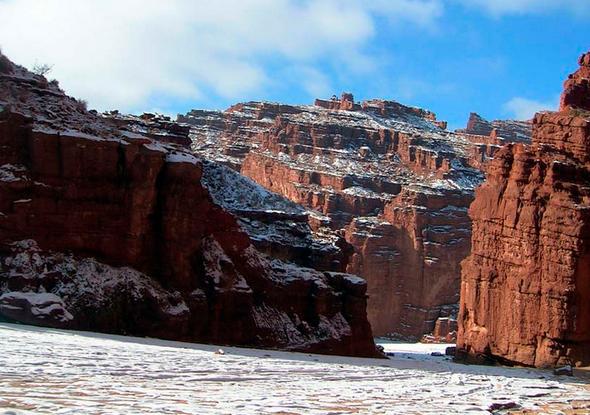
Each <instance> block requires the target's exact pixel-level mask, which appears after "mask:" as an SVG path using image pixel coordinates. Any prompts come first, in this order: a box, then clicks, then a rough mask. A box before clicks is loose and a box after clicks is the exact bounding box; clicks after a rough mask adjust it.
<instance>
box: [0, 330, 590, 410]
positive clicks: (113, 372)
mask: <svg viewBox="0 0 590 415" xmlns="http://www.w3.org/2000/svg"><path fill="white" fill-rule="evenodd" d="M384 346H385V348H386V350H387V351H391V352H395V357H393V358H391V359H390V360H380V359H356V358H343V357H331V356H318V355H308V354H300V353H287V352H276V351H264V350H253V349H239V348H230V347H224V348H223V352H224V353H223V354H221V353H216V351H217V350H218V347H214V346H208V345H198V344H188V343H177V342H168V341H161V340H153V339H141V338H131V337H121V336H109V335H101V334H93V333H82V332H64V331H59V330H51V329H41V328H35V327H30V326H20V325H11V324H0V414H11V413H14V414H28V413H50V414H62V413H63V414H71V413H76V414H77V413H80V414H119V413H120V414H131V413H137V414H145V413H148V414H151V413H153V414H357V413H358V414H453V413H469V414H480V413H481V414H489V413H490V412H493V411H494V409H496V408H507V407H513V410H516V411H519V413H548V414H561V413H563V414H569V413H580V414H583V413H590V390H589V389H588V384H586V383H584V382H583V381H582V380H581V379H579V378H576V377H573V378H572V377H554V376H553V375H552V373H551V372H548V371H541V370H531V369H522V368H520V369H519V368H501V367H483V366H465V365H459V364H455V363H452V362H451V361H449V360H448V358H446V357H440V356H439V357H436V356H431V355H430V353H431V352H432V351H440V350H443V351H444V348H445V345H442V346H441V345H421V344H418V345H414V344H399V343H398V344H395V343H389V344H384ZM504 413H505V412H504Z"/></svg>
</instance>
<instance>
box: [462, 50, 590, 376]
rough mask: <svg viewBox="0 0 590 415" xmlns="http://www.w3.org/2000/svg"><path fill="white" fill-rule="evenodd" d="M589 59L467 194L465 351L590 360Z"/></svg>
mask: <svg viewBox="0 0 590 415" xmlns="http://www.w3.org/2000/svg"><path fill="white" fill-rule="evenodd" d="M589 56H590V55H588V54H586V55H584V56H583V57H582V58H581V59H580V65H581V68H580V70H579V71H578V72H576V73H575V74H573V75H571V76H570V78H569V79H568V80H567V81H566V83H565V91H564V94H563V96H562V107H561V111H560V112H555V113H541V114H537V115H536V116H535V119H534V130H533V142H532V145H531V146H525V145H520V144H517V145H509V146H506V147H504V148H503V149H502V150H500V151H499V152H498V153H497V154H496V155H495V159H494V161H493V162H492V163H491V165H490V166H489V169H488V172H487V180H486V182H485V183H484V185H482V186H481V187H480V188H479V189H477V191H476V197H475V201H474V202H473V204H472V205H471V208H470V216H471V218H472V219H473V236H472V249H471V255H470V257H469V258H468V259H466V260H465V261H464V263H463V272H462V284H461V310H460V322H459V323H460V327H459V339H458V346H459V348H461V349H463V353H467V355H468V356H470V357H476V358H477V357H480V358H481V357H491V358H495V359H499V360H501V361H504V362H513V363H517V364H524V365H531V366H552V365H557V364H563V363H571V364H576V365H579V364H584V365H587V364H590V302H589V301H588V299H589V298H590V188H589V187H588V184H589V183H590V112H589V110H590V93H589V92H590V90H589V89H588V79H589V75H590V72H589V70H588V68H589V64H590V59H589Z"/></svg>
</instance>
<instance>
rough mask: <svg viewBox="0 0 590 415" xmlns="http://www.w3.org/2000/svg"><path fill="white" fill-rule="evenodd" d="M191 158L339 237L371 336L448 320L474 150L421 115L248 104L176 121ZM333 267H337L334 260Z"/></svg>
mask: <svg viewBox="0 0 590 415" xmlns="http://www.w3.org/2000/svg"><path fill="white" fill-rule="evenodd" d="M179 120H180V121H182V122H186V123H190V124H191V125H192V126H193V130H192V131H191V135H192V138H193V150H194V151H195V152H196V153H197V154H199V155H202V156H203V157H206V158H208V159H212V160H216V161H218V162H220V163H223V164H226V165H227V166H230V167H231V168H233V169H236V170H239V171H240V172H241V173H242V174H243V175H245V176H247V177H249V178H251V179H252V180H254V181H255V182H257V183H259V184H261V185H262V186H264V187H265V188H267V189H269V190H270V191H272V192H276V193H278V194H280V195H283V196H285V197H287V198H288V199H290V200H292V201H294V202H296V203H298V204H300V205H302V206H304V207H306V208H307V209H308V215H309V217H308V221H309V224H310V226H311V227H312V228H314V229H317V228H323V229H326V228H329V229H332V231H333V232H335V233H336V234H337V235H344V237H345V239H346V241H347V242H348V243H349V244H350V245H351V246H352V248H353V255H352V257H350V259H349V261H348V262H347V268H346V270H347V271H348V272H351V273H355V274H358V275H360V276H362V277H363V278H364V279H366V280H367V284H368V293H369V301H368V315H369V320H370V322H371V325H372V327H373V330H374V333H375V334H376V335H387V336H391V337H396V338H404V339H413V340H415V339H419V338H420V337H421V336H422V335H423V334H424V333H430V332H432V331H433V329H434V326H435V322H436V320H437V318H439V317H443V318H447V317H449V316H451V317H455V316H456V311H457V302H458V293H459V281H460V270H459V264H460V262H461V260H462V259H463V258H465V257H466V256H467V255H468V253H469V240H470V222H469V219H468V217H467V206H468V205H469V203H470V202H471V200H472V197H473V189H474V188H475V186H477V185H478V184H479V183H480V182H481V181H482V179H483V175H482V174H481V173H480V172H479V168H478V167H474V166H473V164H474V163H473V162H472V155H473V154H477V157H478V160H479V163H480V164H483V163H485V162H487V160H488V159H489V157H488V155H487V154H486V153H485V151H486V150H485V148H482V146H481V145H480V144H479V143H478V144H474V143H472V142H471V141H469V140H467V139H466V138H465V137H463V136H462V135H460V134H455V133H452V132H448V131H445V130H444V127H445V125H444V123H443V122H440V121H437V120H436V116H435V115H434V114H433V113H431V112H429V111H425V110H421V109H418V108H413V107H407V106H404V105H402V104H399V103H397V102H394V101H385V100H370V101H365V102H363V103H360V104H356V103H354V99H353V97H352V96H350V94H344V95H343V96H342V98H341V99H340V100H338V99H337V98H335V97H334V98H332V99H331V100H317V101H316V105H314V106H287V105H281V104H272V103H257V102H249V103H244V104H238V105H235V106H233V107H231V108H230V109H228V110H227V111H225V112H219V113H217V114H215V113H212V112H207V113H204V112H200V111H191V112H189V113H188V114H187V115H186V116H179ZM340 263H343V262H342V261H340Z"/></svg>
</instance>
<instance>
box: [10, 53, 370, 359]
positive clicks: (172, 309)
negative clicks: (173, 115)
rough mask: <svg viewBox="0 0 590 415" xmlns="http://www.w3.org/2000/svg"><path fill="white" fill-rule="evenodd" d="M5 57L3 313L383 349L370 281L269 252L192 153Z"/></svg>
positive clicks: (138, 330)
mask: <svg viewBox="0 0 590 415" xmlns="http://www.w3.org/2000/svg"><path fill="white" fill-rule="evenodd" d="M0 64H1V65H0V69H1V73H0V148H1V149H2V151H1V152H0V166H1V167H0V212H1V213H0V242H1V243H2V244H4V247H3V249H2V253H1V255H0V264H1V266H0V290H1V291H2V295H1V297H0V313H2V314H3V315H4V316H5V317H8V318H11V319H16V320H20V321H25V322H29V323H30V322H34V323H36V324H40V325H52V326H60V327H61V326H63V327H71V328H85V329H91V330H97V331H107V332H127V333H130V334H135V335H147V336H159V337H164V338H170V339H182V340H192V341H205V342H213V343H228V344H240V345H250V346H261V347H273V348H285V349H292V350H305V351H315V352H322V353H336V354H348V355H364V356H375V355H376V352H375V347H374V343H373V340H372V335H371V330H370V326H369V324H368V322H367V320H366V314H365V307H366V297H365V293H366V284H365V283H364V282H363V281H362V280H360V279H359V278H357V277H354V276H351V275H348V274H341V273H334V272H324V273H322V272H318V271H315V270H311V269H304V268H298V267H295V266H293V265H290V264H285V263H282V262H280V261H278V260H270V259H268V258H266V257H265V256H263V255H261V254H260V253H259V252H258V251H257V250H256V249H255V248H254V247H253V246H252V245H251V242H250V239H249V237H248V235H247V234H246V233H245V232H244V231H243V230H242V229H241V228H240V226H239V225H238V223H237V222H236V219H235V217H234V216H233V215H232V214H230V213H228V212H227V211H225V210H224V209H223V208H222V207H220V206H219V205H217V204H215V203H214V202H213V201H212V199H211V197H210V196H209V193H208V191H207V190H206V188H205V187H204V186H203V185H202V183H201V180H202V174H203V164H202V162H200V161H199V160H198V159H196V158H195V157H194V156H192V155H191V154H188V153H187V152H186V151H185V150H183V149H182V148H181V147H179V146H177V145H175V144H169V143H168V144H167V143H162V142H159V141H155V140H153V139H151V138H149V137H146V136H145V135H140V134H138V133H137V132H133V131H129V129H124V130H121V129H120V125H119V122H118V121H116V120H113V119H111V118H110V117H107V118H105V117H102V116H98V115H97V114H93V113H88V112H87V111H86V110H85V109H84V108H83V107H82V106H81V105H79V103H78V102H77V101H75V100H74V99H72V98H69V97H66V96H65V95H64V94H63V92H62V91H61V90H59V88H58V87H57V85H56V84H54V83H53V84H52V83H48V82H47V81H46V80H45V79H44V78H42V77H38V76H35V75H32V74H31V73H29V72H27V71H26V70H25V69H24V68H21V67H18V66H16V65H13V64H12V63H10V61H8V60H7V59H6V58H5V57H3V56H0ZM125 125H128V123H127V122H126V123H125ZM31 240H34V241H36V242H31ZM37 244H38V247H40V248H38V247H37ZM60 252H72V253H73V255H74V256H68V255H69V254H66V256H64V254H60ZM89 257H92V258H96V260H95V259H92V258H89ZM103 263H106V264H108V265H105V264H103ZM84 264H86V265H84ZM120 267H132V268H133V269H129V268H120ZM76 270H77V271H76ZM85 270H86V271H85ZM105 284H110V285H108V286H107V285H105ZM88 290H90V292H89V293H88V292H87V291H88ZM45 293H47V294H51V295H45V296H44V295H43V294H45ZM99 293H102V294H101V296H99ZM35 294H39V295H35ZM80 296H82V297H84V298H85V299H86V301H83V302H77V299H78V298H79V297H80ZM98 297H100V298H98ZM60 300H61V301H60ZM82 303H83V304H84V305H80V304H82ZM104 304H110V306H109V307H104V306H103V305H104ZM60 308H62V309H64V311H63V312H62V313H61V315H59V314H56V315H51V313H45V311H47V310H53V309H56V310H57V309H60ZM7 310H8V311H7ZM91 315H92V316H94V317H92V318H90V317H89V316H91ZM35 316H47V317H46V318H41V317H39V318H35ZM60 316H61V317H60ZM70 317H71V318H70ZM127 318H129V319H130V321H126V319H127ZM31 319H33V321H31Z"/></svg>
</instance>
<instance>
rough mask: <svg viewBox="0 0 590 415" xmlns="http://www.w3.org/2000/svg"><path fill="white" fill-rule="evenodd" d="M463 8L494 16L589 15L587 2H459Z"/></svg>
mask: <svg viewBox="0 0 590 415" xmlns="http://www.w3.org/2000/svg"><path fill="white" fill-rule="evenodd" d="M459 1H460V2H461V3H463V4H464V5H465V6H468V7H472V8H478V9H483V10H484V11H486V12H488V13H490V14H492V15H494V16H501V15H506V14H529V13H546V12H551V11H564V10H565V11H568V12H572V13H574V14H575V15H586V14H589V13H590V1H588V0H459Z"/></svg>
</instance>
